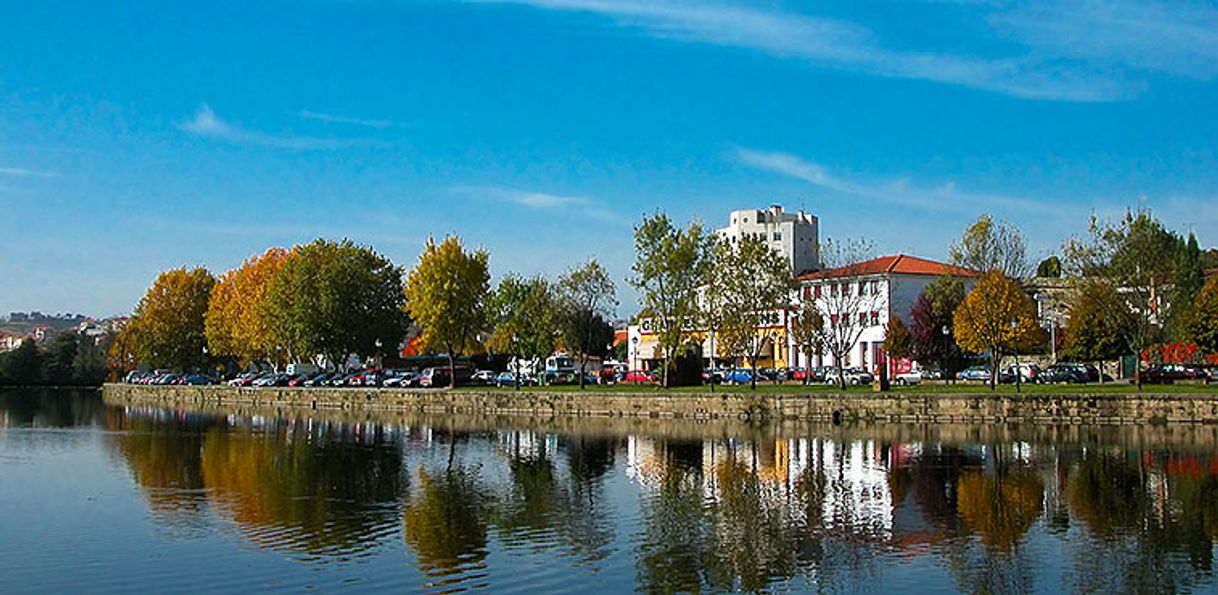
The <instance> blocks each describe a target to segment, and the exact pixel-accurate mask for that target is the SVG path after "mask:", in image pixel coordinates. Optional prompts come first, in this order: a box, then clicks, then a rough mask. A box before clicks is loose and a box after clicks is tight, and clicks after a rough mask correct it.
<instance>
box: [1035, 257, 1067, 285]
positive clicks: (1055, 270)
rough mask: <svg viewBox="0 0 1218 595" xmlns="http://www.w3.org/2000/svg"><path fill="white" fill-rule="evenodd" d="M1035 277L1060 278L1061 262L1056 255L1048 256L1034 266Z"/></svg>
mask: <svg viewBox="0 0 1218 595" xmlns="http://www.w3.org/2000/svg"><path fill="white" fill-rule="evenodd" d="M1036 276H1037V277H1049V278H1053V279H1056V278H1058V277H1061V276H1062V260H1061V259H1060V258H1058V257H1057V255H1053V256H1050V257H1048V258H1046V259H1044V260H1042V261H1040V264H1038V265H1036Z"/></svg>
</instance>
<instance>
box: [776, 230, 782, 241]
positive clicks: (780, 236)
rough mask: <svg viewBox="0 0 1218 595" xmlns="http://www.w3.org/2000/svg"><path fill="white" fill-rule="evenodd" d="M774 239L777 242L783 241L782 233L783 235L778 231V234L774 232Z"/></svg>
mask: <svg viewBox="0 0 1218 595" xmlns="http://www.w3.org/2000/svg"><path fill="white" fill-rule="evenodd" d="M774 239H775V240H781V239H782V233H781V232H777V231H776V232H774Z"/></svg>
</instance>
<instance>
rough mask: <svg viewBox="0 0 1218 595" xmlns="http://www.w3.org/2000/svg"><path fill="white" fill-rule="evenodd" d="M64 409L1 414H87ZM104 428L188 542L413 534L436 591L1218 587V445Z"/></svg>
mask: <svg viewBox="0 0 1218 595" xmlns="http://www.w3.org/2000/svg"><path fill="white" fill-rule="evenodd" d="M0 406H4V402H3V401H0ZM23 407H24V408H23ZM49 411H50V413H47V412H39V411H32V410H29V407H26V406H25V405H17V406H13V407H10V408H8V409H6V410H5V413H6V415H8V417H6V419H17V420H18V421H19V423H24V424H30V425H33V424H37V423H41V422H38V421H37V420H38V419H45V420H50V419H60V420H62V421H65V422H66V423H72V422H71V420H72V419H76V418H81V417H82V416H83V417H85V418H87V417H88V416H89V414H88V411H87V409H80V408H74V406H72V405H69V404H64V403H56V404H53V405H51V406H50V409H49ZM39 416H41V417H39ZM48 416H50V417H48ZM23 420H24V421H23ZM99 423H101V422H99ZM412 423H413V422H412ZM441 423H443V422H441ZM104 424H105V426H106V427H107V428H108V429H109V430H111V431H110V432H108V433H107V440H108V442H109V443H110V444H111V445H113V448H114V452H115V453H117V454H118V455H119V456H121V458H122V459H123V460H124V461H126V463H127V467H128V469H129V470H130V473H131V475H132V476H133V477H134V478H135V481H136V483H137V484H138V485H139V486H140V489H141V492H142V493H143V494H144V497H145V498H146V500H147V503H148V506H149V508H150V509H151V511H152V513H153V515H152V516H153V518H154V519H155V520H156V522H158V523H159V524H161V525H162V526H165V527H169V528H170V529H172V531H171V532H172V533H174V536H175V537H176V536H179V535H186V536H195V535H197V534H198V533H197V532H200V531H212V530H215V529H216V528H217V527H219V528H220V529H221V530H226V529H227V528H229V527H232V528H234V529H235V530H236V531H237V532H238V533H239V534H240V535H242V536H243V537H244V538H245V539H246V543H250V544H253V545H254V546H256V547H259V548H273V549H276V550H280V551H286V552H288V553H291V554H293V555H294V556H295V557H296V558H297V559H300V560H304V561H306V562H317V561H327V560H345V559H351V558H354V557H361V556H367V555H371V554H374V553H376V552H378V551H383V550H384V549H385V548H381V547H378V546H380V545H384V544H386V543H390V541H391V540H393V539H396V538H397V537H396V535H397V533H398V531H401V532H402V535H403V540H404V541H403V545H404V546H405V547H406V548H408V549H409V551H410V552H411V554H412V555H413V558H414V560H415V562H416V564H417V566H418V568H419V569H420V570H421V572H422V573H423V575H424V577H425V580H426V581H427V583H426V585H427V586H428V587H430V588H436V589H445V590H447V589H463V588H467V587H471V586H486V587H491V588H494V587H496V586H498V585H500V584H501V582H499V581H501V580H502V579H503V577H504V576H505V575H509V574H511V573H513V572H515V571H516V569H515V567H513V566H509V567H507V568H504V569H502V570H500V571H498V572H493V571H495V570H497V569H495V568H492V566H494V565H496V564H508V565H511V564H515V563H516V562H517V561H519V560H522V559H529V560H530V563H531V564H533V565H534V566H532V568H535V567H536V564H537V560H538V559H543V560H544V561H545V563H546V564H548V565H549V566H548V567H547V568H546V569H545V570H546V571H552V572H554V573H555V574H554V576H550V577H549V578H551V579H553V578H554V577H555V576H558V575H563V573H569V574H570V575H571V576H594V575H595V576H600V577H602V578H603V577H605V576H614V577H619V576H621V574H622V572H623V571H625V573H627V574H628V575H629V576H628V577H627V578H626V579H625V583H626V584H625V585H617V586H618V587H621V590H630V589H632V588H634V589H638V590H642V591H647V592H702V591H729V590H731V591H750V592H752V591H766V590H770V589H780V590H783V589H793V590H842V591H853V590H869V589H871V588H877V585H878V586H884V587H888V588H891V587H893V586H894V585H893V583H891V582H889V581H891V580H892V577H893V575H894V574H900V573H901V572H903V570H902V569H903V568H905V569H907V568H908V567H909V566H910V565H913V566H919V565H920V566H919V567H922V568H930V569H931V570H927V571H925V572H930V573H931V574H930V576H932V577H934V580H936V581H937V582H934V585H935V586H936V587H937V588H940V589H948V590H951V589H955V590H959V591H968V592H986V593H1001V592H1027V591H1043V590H1048V591H1053V590H1056V589H1059V588H1060V589H1062V590H1068V591H1085V592H1095V591H1115V592H1128V591H1133V592H1146V591H1149V592H1162V591H1177V590H1204V589H1206V588H1210V587H1212V586H1213V584H1214V575H1213V570H1214V568H1213V567H1214V560H1213V553H1214V546H1215V540H1218V456H1215V454H1214V453H1213V452H1210V451H1208V450H1206V449H1205V448H1193V449H1192V450H1191V451H1188V450H1185V451H1177V450H1173V449H1172V448H1159V449H1156V450H1151V451H1141V452H1140V451H1135V450H1131V449H1127V448H1125V447H1122V446H1104V445H1097V444H1091V443H1086V444H1072V445H1069V446H1065V445H1057V444H1055V443H1047V442H1041V443H1032V444H1028V443H1022V442H1013V441H1008V442H1001V441H998V442H990V443H982V442H976V441H975V442H968V441H963V440H957V441H936V440H934V439H924V440H923V441H908V442H902V441H899V440H896V439H885V438H883V437H882V433H879V435H877V436H875V437H870V436H863V437H859V436H858V434H857V433H856V434H854V435H851V436H843V435H841V434H835V433H833V432H836V431H837V430H832V429H827V430H824V431H817V430H812V431H809V432H808V434H807V435H806V436H793V437H780V436H775V435H774V434H773V433H772V432H771V431H769V430H765V429H756V428H743V429H742V430H741V432H740V434H738V435H736V436H731V435H727V436H725V435H722V434H720V435H717V436H713V437H705V438H702V437H697V436H698V434H697V433H696V432H687V433H673V434H667V433H659V434H658V435H659V436H662V437H654V438H653V437H649V436H648V435H646V434H636V435H629V436H628V435H625V434H624V433H623V434H622V435H618V436H613V435H608V436H606V433H605V432H597V433H592V434H581V433H579V432H571V433H566V434H558V433H549V432H547V431H544V430H540V431H539V430H537V429H536V428H534V429H528V430H526V429H519V428H510V427H509V428H497V427H493V425H492V426H491V427H489V428H488V427H482V428H479V429H476V430H464V431H463V430H450V429H447V428H445V429H440V428H437V427H435V426H434V425H431V424H424V423H419V424H416V425H411V426H409V427H408V428H407V430H405V431H398V430H395V429H394V427H393V426H386V425H380V424H370V423H366V422H363V423H353V422H344V421H332V422H325V421H310V420H308V419H275V418H273V417H268V418H261V417H256V416H239V415H229V416H209V415H197V414H192V413H182V412H172V411H164V410H155V409H147V410H143V409H137V408H128V409H122V408H109V409H107V410H106V417H105V420H104ZM398 427H399V428H401V427H407V426H406V425H400V426H398ZM406 436H409V437H410V439H409V442H407V440H406V438H405V437H406ZM673 436H683V437H680V438H677V437H673ZM408 483H409V484H410V485H409V486H408V485H407V484H408ZM399 517H400V518H399ZM217 520H219V521H220V522H218V523H217V522H216V521H217ZM391 549H392V548H391ZM534 557H536V558H534ZM556 560H557V561H560V563H553V562H554V561H556ZM896 560H902V561H904V562H896ZM505 561H506V562H505ZM906 562H908V564H906ZM1048 569H1052V571H1051V574H1050V571H1049V570H1048ZM412 572H413V571H412ZM901 576H905V575H901ZM632 579H633V580H632ZM564 580H565V577H564ZM618 580H620V579H618ZM630 583H633V584H630ZM562 584H566V585H570V584H574V583H565V582H564V583H562ZM895 586H896V587H911V586H913V587H917V586H918V584H916V583H914V584H912V585H911V584H897V585H895Z"/></svg>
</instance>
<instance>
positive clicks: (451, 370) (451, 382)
mask: <svg viewBox="0 0 1218 595" xmlns="http://www.w3.org/2000/svg"><path fill="white" fill-rule="evenodd" d="M448 388H457V365H456V363H454V362H453V352H452V350H451V349H449V350H448Z"/></svg>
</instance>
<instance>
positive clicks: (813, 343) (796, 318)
mask: <svg viewBox="0 0 1218 595" xmlns="http://www.w3.org/2000/svg"><path fill="white" fill-rule="evenodd" d="M788 331H789V332H790V334H791V340H792V342H793V343H794V344H795V347H796V349H798V350H799V351H801V352H803V354H804V356H805V357H806V358H807V360H808V365H807V367H806V369H805V370H804V384H807V383H808V379H809V378H811V376H812V369H811V368H812V355H813V354H820V353H821V352H822V351H823V350H824V332H825V317H824V316H822V315H821V313H820V308H818V307H817V305H816V301H814V300H812V299H810V298H809V297H808V296H805V297H804V299H803V300H801V301H800V304H799V308H797V309H796V310H795V311H794V312H792V313H791V317H790V328H789V329H788Z"/></svg>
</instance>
